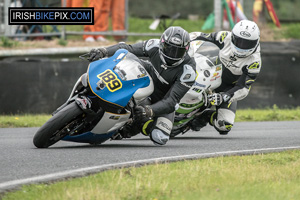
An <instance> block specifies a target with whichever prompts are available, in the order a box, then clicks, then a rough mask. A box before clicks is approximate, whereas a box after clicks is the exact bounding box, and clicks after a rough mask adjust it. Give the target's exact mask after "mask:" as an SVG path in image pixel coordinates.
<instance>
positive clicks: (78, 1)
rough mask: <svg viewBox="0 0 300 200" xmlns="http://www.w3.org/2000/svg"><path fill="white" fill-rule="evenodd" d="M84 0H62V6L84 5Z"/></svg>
mask: <svg viewBox="0 0 300 200" xmlns="http://www.w3.org/2000/svg"><path fill="white" fill-rule="evenodd" d="M83 2H84V0H61V5H62V7H83Z"/></svg>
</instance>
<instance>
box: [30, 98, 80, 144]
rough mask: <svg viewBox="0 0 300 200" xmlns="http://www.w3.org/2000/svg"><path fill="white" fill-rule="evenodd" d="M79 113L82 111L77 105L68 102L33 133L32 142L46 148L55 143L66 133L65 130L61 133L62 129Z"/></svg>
mask: <svg viewBox="0 0 300 200" xmlns="http://www.w3.org/2000/svg"><path fill="white" fill-rule="evenodd" d="M81 114H83V111H82V110H81V109H80V108H79V106H78V105H77V104H76V103H75V102H72V103H70V104H69V105H67V106H66V107H64V108H63V109H62V110H60V111H59V112H58V113H56V114H55V115H54V116H52V117H51V118H50V119H49V120H48V121H47V122H46V123H45V124H44V125H43V126H42V127H40V128H39V130H38V131H37V132H36V134H35V135H34V138H33V144H34V145H35V146H36V147H37V148H47V147H49V146H51V145H53V144H55V143H56V142H58V141H59V140H60V139H62V138H63V137H65V136H66V135H67V134H68V132H67V131H63V133H62V130H63V129H64V128H65V127H66V126H67V125H68V124H70V122H72V121H73V120H75V119H76V118H77V117H78V116H79V115H81Z"/></svg>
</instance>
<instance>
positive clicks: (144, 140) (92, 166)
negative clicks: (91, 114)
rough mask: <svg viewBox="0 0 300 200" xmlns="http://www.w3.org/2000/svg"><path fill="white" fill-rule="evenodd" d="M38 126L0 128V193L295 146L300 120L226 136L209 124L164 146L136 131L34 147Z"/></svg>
mask: <svg viewBox="0 0 300 200" xmlns="http://www.w3.org/2000/svg"><path fill="white" fill-rule="evenodd" d="M37 129H38V128H3V129H0V152H1V156H0V192H3V191H7V190H9V189H15V188H17V187H19V186H20V185H22V184H28V183H36V182H46V181H52V180H58V179H63V178H66V177H77V176H83V175H86V174H89V173H95V172H99V171H103V170H107V169H111V168H118V167H128V166H132V165H135V166H139V165H143V164H149V163H154V162H164V161H177V160H182V159H197V158H205V157H213V156H222V155H244V154H254V153H268V152H276V151H282V150H287V149H300V121H293V122H292V121H288V122H240V123H235V125H234V127H233V129H232V131H231V132H230V133H229V135H227V136H221V135H219V134H218V133H217V132H216V131H215V130H214V129H213V128H212V127H210V126H208V127H205V128H204V129H202V130H201V131H200V132H187V133H186V134H184V135H180V136H178V137H177V138H174V139H171V140H170V141H169V142H168V144H167V145H166V146H155V145H153V143H152V142H151V141H150V139H149V138H148V137H145V136H142V135H139V136H136V137H134V138H131V139H126V140H119V141H116V140H115V141H107V142H105V143H103V144H101V145H97V146H92V145H89V144H81V143H72V142H63V141H60V142H58V143H56V144H55V145H53V146H51V147H50V148H48V149H37V148H35V147H34V145H33V143H32V138H33V136H34V134H35V132H36V131H37Z"/></svg>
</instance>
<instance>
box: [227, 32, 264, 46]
mask: <svg viewBox="0 0 300 200" xmlns="http://www.w3.org/2000/svg"><path fill="white" fill-rule="evenodd" d="M231 41H232V43H233V44H234V46H236V47H238V48H240V49H252V48H254V47H255V46H256V45H257V42H258V39H257V40H247V39H244V38H241V37H238V36H236V35H234V34H232V37H231Z"/></svg>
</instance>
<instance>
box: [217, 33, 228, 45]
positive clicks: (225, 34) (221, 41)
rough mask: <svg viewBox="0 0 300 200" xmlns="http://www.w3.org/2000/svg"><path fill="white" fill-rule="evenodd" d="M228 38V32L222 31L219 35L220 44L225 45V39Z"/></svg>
mask: <svg viewBox="0 0 300 200" xmlns="http://www.w3.org/2000/svg"><path fill="white" fill-rule="evenodd" d="M227 36H228V32H227V31H221V32H219V33H218V41H219V43H220V44H223V43H224V40H225V38H226V37H227Z"/></svg>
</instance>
